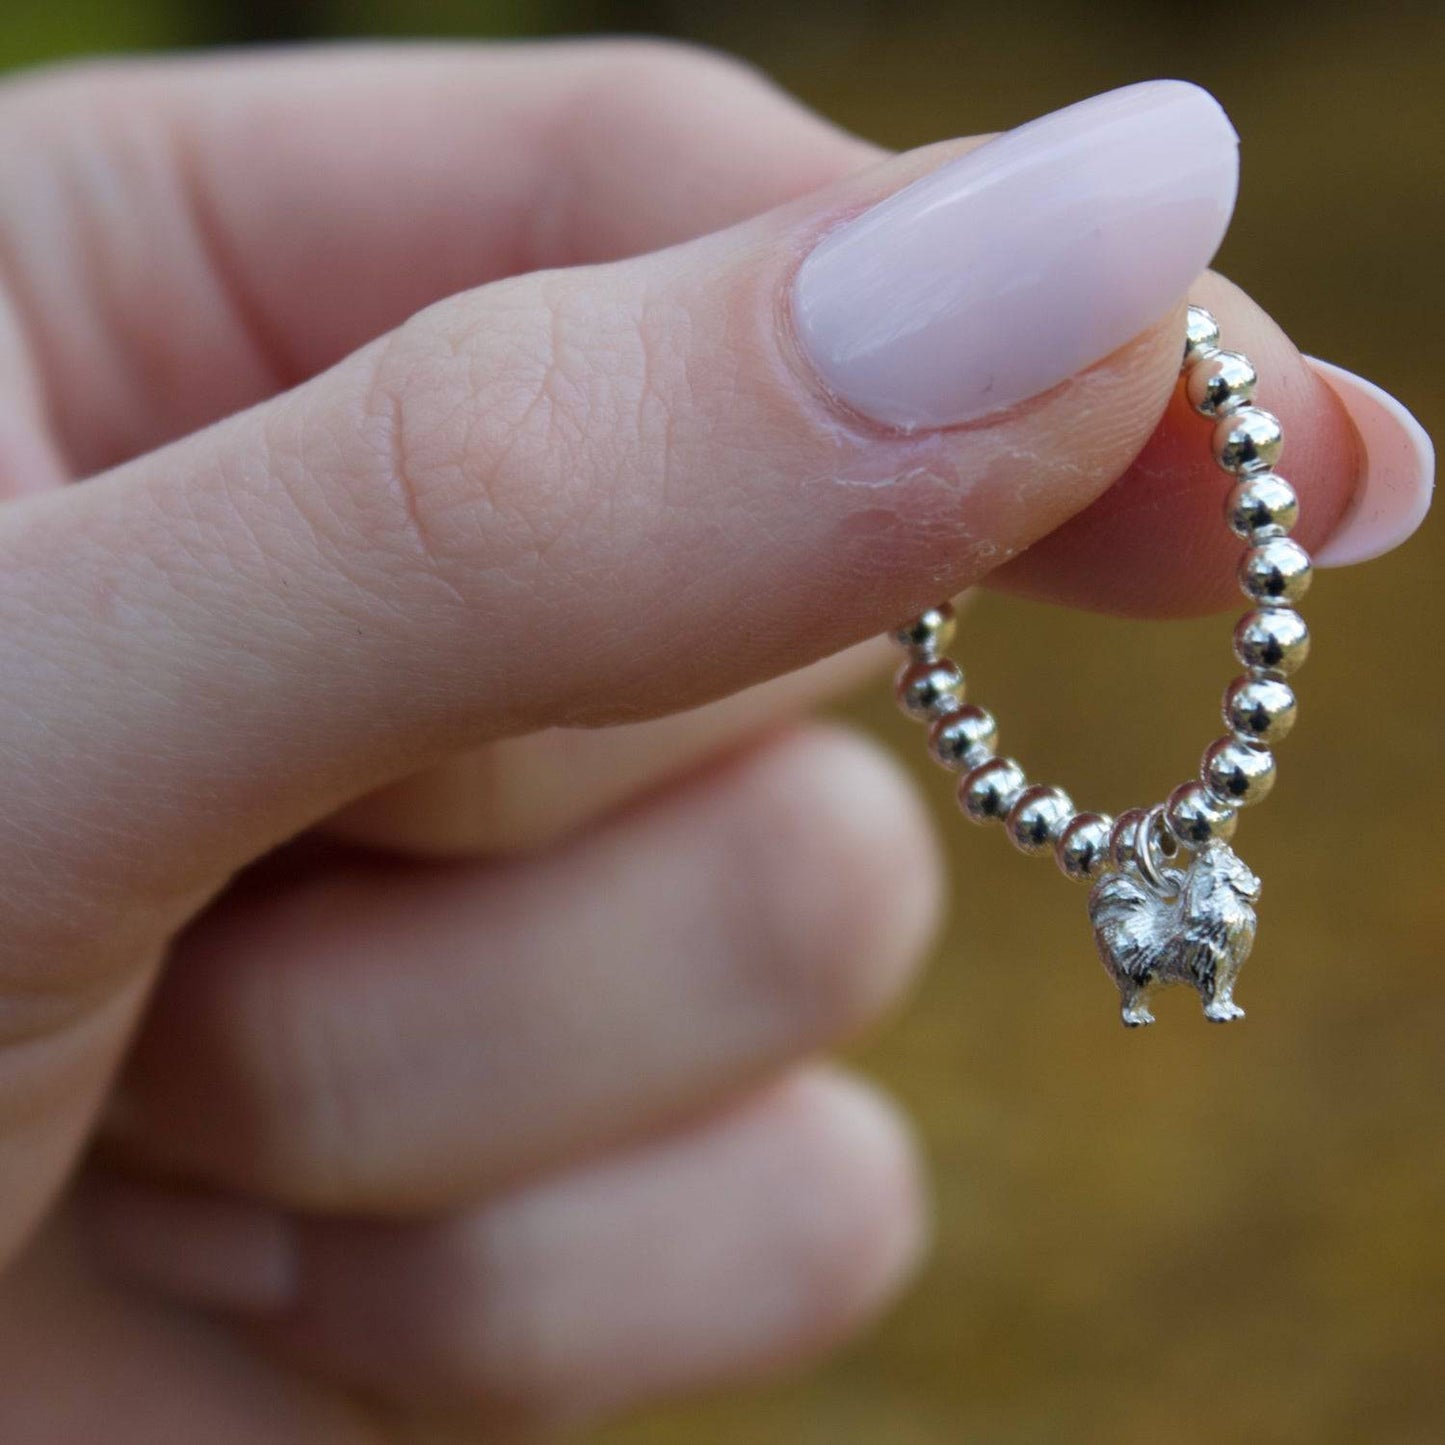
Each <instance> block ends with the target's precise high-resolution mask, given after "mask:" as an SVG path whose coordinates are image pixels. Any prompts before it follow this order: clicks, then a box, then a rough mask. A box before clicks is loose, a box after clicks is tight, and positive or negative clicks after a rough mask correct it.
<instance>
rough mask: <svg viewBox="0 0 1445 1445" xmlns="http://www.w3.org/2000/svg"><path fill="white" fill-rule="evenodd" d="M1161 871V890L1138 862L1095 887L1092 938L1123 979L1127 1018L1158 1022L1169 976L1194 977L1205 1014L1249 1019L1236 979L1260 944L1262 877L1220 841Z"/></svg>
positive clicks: (1190, 980) (1223, 1019) (1134, 1024)
mask: <svg viewBox="0 0 1445 1445" xmlns="http://www.w3.org/2000/svg"><path fill="white" fill-rule="evenodd" d="M1160 878H1161V881H1162V882H1163V883H1164V884H1165V889H1162V890H1161V889H1160V888H1156V887H1155V886H1154V885H1153V884H1152V883H1150V882H1149V881H1147V880H1146V879H1145V878H1144V877H1143V876H1142V875H1141V874H1139V873H1138V872H1137V871H1136V870H1134V869H1132V868H1130V869H1127V870H1124V871H1120V872H1115V873H1106V874H1105V875H1104V877H1103V878H1101V879H1100V880H1099V881H1098V882H1097V883H1096V884H1095V885H1094V888H1093V891H1092V892H1091V893H1090V894H1089V920H1090V922H1092V923H1093V925H1094V943H1095V946H1096V947H1097V948H1098V950H1099V957H1100V959H1102V960H1103V964H1104V967H1105V968H1106V969H1107V970H1108V972H1109V976H1110V977H1111V978H1112V979H1113V980H1114V982H1115V984H1117V985H1118V988H1119V995H1120V998H1121V1000H1122V1008H1121V1010H1120V1016H1121V1017H1122V1018H1123V1020H1124V1023H1125V1024H1126V1025H1127V1026H1128V1027H1129V1028H1138V1027H1140V1026H1141V1025H1143V1024H1152V1023H1153V1022H1154V1015H1153V1014H1152V1013H1150V1012H1149V1002H1148V999H1149V991H1150V989H1152V988H1153V987H1154V986H1155V985H1156V984H1166V983H1187V984H1192V985H1193V986H1194V988H1195V989H1197V990H1198V992H1199V996H1200V998H1201V999H1203V1001H1204V1017H1205V1018H1207V1019H1212V1020H1213V1021H1214V1022H1216V1023H1227V1022H1228V1021H1229V1020H1231V1019H1238V1018H1243V1017H1244V1010H1243V1009H1242V1008H1240V1007H1239V1005H1238V1004H1236V1003H1235V1001H1234V981H1235V979H1236V977H1237V976H1238V974H1239V970H1240V968H1241V967H1242V966H1243V964H1244V960H1245V959H1246V958H1248V957H1249V950H1250V947H1251V946H1252V945H1253V943H1254V932H1255V913H1254V907H1253V905H1254V904H1255V903H1257V902H1258V901H1259V894H1260V882H1259V879H1258V878H1256V877H1255V875H1254V874H1253V873H1251V872H1250V870H1249V869H1248V868H1247V867H1246V866H1245V865H1244V863H1243V862H1241V861H1240V859H1239V857H1238V856H1237V855H1236V854H1235V852H1234V851H1233V849H1231V848H1230V847H1229V846H1228V845H1227V844H1225V843H1221V842H1217V841H1216V842H1210V843H1207V844H1205V845H1204V847H1202V848H1201V849H1200V850H1199V851H1198V852H1197V853H1196V854H1195V855H1194V858H1193V860H1192V861H1191V862H1190V864H1189V866H1188V868H1187V869H1185V870H1182V871H1181V870H1180V869H1177V868H1166V869H1164V870H1163V872H1162V874H1161V875H1160Z"/></svg>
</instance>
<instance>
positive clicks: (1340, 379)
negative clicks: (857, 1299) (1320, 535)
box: [1305, 356, 1435, 567]
mask: <svg viewBox="0 0 1445 1445" xmlns="http://www.w3.org/2000/svg"><path fill="white" fill-rule="evenodd" d="M1305 361H1306V363H1307V364H1308V365H1309V367H1310V368H1311V370H1312V371H1313V372H1314V373H1315V375H1316V376H1317V377H1319V378H1320V380H1321V381H1322V382H1323V383H1324V385H1325V386H1326V387H1327V388H1328V389H1329V391H1330V392H1331V393H1332V395H1333V396H1334V397H1335V399H1336V400H1337V401H1338V402H1339V403H1340V405H1341V406H1342V407H1343V408H1344V411H1345V413H1346V414H1347V416H1348V418H1349V421H1350V425H1351V426H1352V428H1353V429H1354V432H1355V435H1356V437H1357V439H1358V443H1359V445H1358V455H1359V475H1358V478H1357V480H1356V484H1355V490H1354V495H1353V496H1352V498H1351V500H1350V502H1349V504H1348V505H1347V507H1346V509H1345V511H1344V513H1343V515H1342V516H1341V518H1340V520H1339V521H1338V523H1337V524H1336V526H1335V529H1334V531H1333V532H1332V533H1331V534H1330V536H1329V538H1328V540H1327V541H1326V542H1325V543H1324V544H1323V545H1322V546H1321V547H1320V548H1318V550H1317V551H1316V553H1315V561H1316V562H1317V563H1318V564H1319V565H1320V566H1322V567H1345V566H1350V565H1352V564H1353V563H1356V562H1366V561H1369V560H1371V559H1372V558H1375V557H1379V556H1382V555H1383V554H1384V553H1386V552H1389V551H1392V550H1393V549H1394V548H1396V547H1398V546H1399V545H1400V544H1401V543H1402V542H1404V541H1406V540H1407V539H1408V538H1409V537H1411V536H1413V535H1414V533H1415V532H1416V531H1417V530H1418V528H1419V526H1420V524H1421V523H1422V522H1423V521H1424V520H1425V515H1426V513H1427V512H1429V510H1430V502H1431V498H1432V496H1433V494H1434V490H1435V448H1434V444H1433V443H1432V442H1431V440H1430V435H1429V433H1428V432H1427V431H1426V430H1425V428H1424V427H1423V426H1421V425H1420V423H1419V421H1418V420H1416V418H1415V417H1414V415H1413V414H1412V413H1411V412H1410V411H1409V410H1408V408H1406V407H1405V405H1404V404H1403V403H1402V402H1400V401H1399V400H1397V399H1396V398H1395V397H1393V396H1391V395H1390V394H1389V392H1387V391H1385V390H1384V389H1383V388H1381V387H1379V386H1376V385H1375V383H1374V382H1372V381H1366V380H1365V378H1364V377H1362V376H1356V375H1355V374H1354V373H1353V372H1350V371H1346V370H1345V369H1344V368H1343V367H1340V366H1335V365H1333V364H1332V363H1331V362H1328V361H1321V360H1319V358H1317V357H1313V356H1307V357H1305Z"/></svg>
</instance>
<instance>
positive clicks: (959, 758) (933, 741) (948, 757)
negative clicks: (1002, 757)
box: [928, 703, 998, 772]
mask: <svg viewBox="0 0 1445 1445" xmlns="http://www.w3.org/2000/svg"><path fill="white" fill-rule="evenodd" d="M997 741H998V724H997V723H996V722H995V721H994V718H993V714H992V713H991V712H989V711H988V710H987V709H986V708H981V707H979V706H977V705H976V704H975V703H965V704H964V706H963V707H960V708H956V709H955V710H954V711H953V712H950V713H945V714H944V715H943V716H942V717H941V718H939V719H938V721H937V722H936V723H934V725H933V726H932V727H931V728H930V729H929V730H928V751H929V752H930V753H931V754H932V755H933V760H934V761H935V762H936V763H940V764H942V766H943V767H945V768H951V769H952V770H953V771H954V772H958V771H960V770H965V771H966V770H967V769H969V768H976V767H977V766H978V765H979V764H980V763H983V762H987V761H988V759H989V758H990V757H992V756H993V749H994V744H995V743H996V742H997Z"/></svg>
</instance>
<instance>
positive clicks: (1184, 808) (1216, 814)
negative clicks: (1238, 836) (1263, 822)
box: [1164, 781, 1238, 848]
mask: <svg viewBox="0 0 1445 1445" xmlns="http://www.w3.org/2000/svg"><path fill="white" fill-rule="evenodd" d="M1164 821H1165V822H1166V823H1168V825H1169V831H1170V832H1171V833H1173V834H1174V836H1175V837H1176V838H1177V839H1178V840H1179V841H1180V842H1181V843H1182V844H1183V845H1184V846H1185V847H1186V848H1199V847H1202V846H1203V845H1204V844H1205V843H1208V842H1209V841H1210V839H1212V838H1219V839H1222V840H1227V839H1229V838H1232V837H1233V836H1234V825H1235V823H1236V822H1237V821H1238V815H1237V814H1236V813H1235V811H1234V809H1233V808H1230V807H1226V806H1225V805H1224V804H1223V803H1221V802H1220V801H1219V800H1218V799H1217V798H1215V797H1213V796H1212V795H1211V794H1210V792H1209V789H1208V788H1206V787H1205V786H1204V784H1203V783H1201V782H1197V781H1194V782H1188V783H1181V784H1180V785H1179V786H1178V787H1177V788H1175V789H1174V791H1173V792H1172V793H1170V794H1169V801H1168V802H1167V803H1166V804H1165V805H1164Z"/></svg>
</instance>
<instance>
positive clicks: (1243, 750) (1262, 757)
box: [1199, 738, 1274, 808]
mask: <svg viewBox="0 0 1445 1445" xmlns="http://www.w3.org/2000/svg"><path fill="white" fill-rule="evenodd" d="M1199 777H1200V779H1201V781H1202V782H1203V783H1204V785H1205V786H1206V787H1207V788H1208V789H1209V791H1210V792H1211V793H1213V794H1214V796H1215V797H1216V798H1217V799H1219V801H1220V802H1222V803H1227V804H1228V805H1229V806H1230V807H1232V808H1247V807H1248V806H1249V805H1250V804H1251V803H1257V802H1259V801H1260V799H1262V798H1264V797H1265V796H1266V795H1267V794H1268V793H1269V790H1270V789H1271V788H1272V787H1274V755H1273V754H1272V753H1271V752H1270V751H1269V749H1268V748H1254V747H1250V745H1249V744H1248V743H1242V742H1240V740H1239V739H1238V738H1219V739H1218V740H1217V741H1215V742H1212V743H1210V745H1209V746H1208V747H1207V748H1206V749H1205V750H1204V761H1203V762H1202V763H1200V765H1199Z"/></svg>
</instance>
